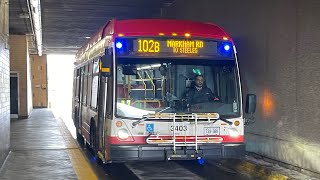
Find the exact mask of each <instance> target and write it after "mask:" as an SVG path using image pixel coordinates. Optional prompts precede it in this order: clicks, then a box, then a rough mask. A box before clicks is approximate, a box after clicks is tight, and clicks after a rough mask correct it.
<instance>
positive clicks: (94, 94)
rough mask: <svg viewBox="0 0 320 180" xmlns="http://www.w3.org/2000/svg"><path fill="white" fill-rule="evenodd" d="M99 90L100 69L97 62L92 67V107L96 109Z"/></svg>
mask: <svg viewBox="0 0 320 180" xmlns="http://www.w3.org/2000/svg"><path fill="white" fill-rule="evenodd" d="M98 88H99V67H98V61H97V60H95V61H94V62H93V66H92V86H91V107H92V108H94V109H96V108H97V98H98Z"/></svg>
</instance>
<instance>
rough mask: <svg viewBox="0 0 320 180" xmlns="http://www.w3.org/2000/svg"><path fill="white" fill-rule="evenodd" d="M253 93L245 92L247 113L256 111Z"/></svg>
mask: <svg viewBox="0 0 320 180" xmlns="http://www.w3.org/2000/svg"><path fill="white" fill-rule="evenodd" d="M256 99H257V96H256V95H255V94H247V97H246V107H245V112H246V113H247V114H253V113H254V112H255V111H256V103H257V102H256V101H257V100H256Z"/></svg>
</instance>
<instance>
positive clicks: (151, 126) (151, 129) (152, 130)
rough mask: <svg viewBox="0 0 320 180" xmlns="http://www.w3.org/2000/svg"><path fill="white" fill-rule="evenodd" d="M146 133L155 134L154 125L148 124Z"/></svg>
mask: <svg viewBox="0 0 320 180" xmlns="http://www.w3.org/2000/svg"><path fill="white" fill-rule="evenodd" d="M146 131H147V132H151V133H153V132H154V124H146Z"/></svg>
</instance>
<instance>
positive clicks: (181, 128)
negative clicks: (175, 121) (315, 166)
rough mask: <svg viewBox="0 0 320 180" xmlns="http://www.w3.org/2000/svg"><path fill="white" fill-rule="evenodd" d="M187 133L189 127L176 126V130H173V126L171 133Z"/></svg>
mask: <svg viewBox="0 0 320 180" xmlns="http://www.w3.org/2000/svg"><path fill="white" fill-rule="evenodd" d="M173 130H175V131H187V130H188V127H187V126H175V128H174V129H173V126H171V131H173Z"/></svg>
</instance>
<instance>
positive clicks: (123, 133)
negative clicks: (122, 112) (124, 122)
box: [118, 129, 129, 139]
mask: <svg viewBox="0 0 320 180" xmlns="http://www.w3.org/2000/svg"><path fill="white" fill-rule="evenodd" d="M118 137H119V138H120V139H127V138H128V137H129V133H128V131H127V130H126V129H120V130H119V131H118Z"/></svg>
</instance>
